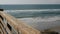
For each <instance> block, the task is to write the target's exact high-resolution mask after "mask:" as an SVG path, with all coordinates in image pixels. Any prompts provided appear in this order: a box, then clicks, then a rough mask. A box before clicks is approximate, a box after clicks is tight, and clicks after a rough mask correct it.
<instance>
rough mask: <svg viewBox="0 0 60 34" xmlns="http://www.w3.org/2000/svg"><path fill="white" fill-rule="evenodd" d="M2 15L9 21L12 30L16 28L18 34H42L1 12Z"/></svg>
mask: <svg viewBox="0 0 60 34" xmlns="http://www.w3.org/2000/svg"><path fill="white" fill-rule="evenodd" d="M0 15H1V16H2V17H3V18H5V19H6V20H7V24H9V25H10V26H11V27H12V28H14V29H15V30H16V31H17V32H18V33H17V34H41V32H40V31H38V30H36V29H34V28H33V27H30V26H29V25H27V24H25V23H23V22H22V21H20V20H17V19H16V18H14V17H13V16H11V15H9V14H7V13H4V12H1V11H0Z"/></svg>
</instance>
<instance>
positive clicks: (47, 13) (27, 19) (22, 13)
mask: <svg viewBox="0 0 60 34" xmlns="http://www.w3.org/2000/svg"><path fill="white" fill-rule="evenodd" d="M5 12H6V13H8V14H10V15H12V16H14V17H16V18H17V19H18V20H22V21H24V23H26V24H28V25H30V26H32V27H34V28H36V29H38V30H40V31H43V30H45V29H50V28H56V29H59V27H60V9H33V10H5ZM56 29H55V30H56ZM58 32H60V30H58Z"/></svg>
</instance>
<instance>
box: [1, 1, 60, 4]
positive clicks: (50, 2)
mask: <svg viewBox="0 0 60 34" xmlns="http://www.w3.org/2000/svg"><path fill="white" fill-rule="evenodd" d="M0 4H60V0H0Z"/></svg>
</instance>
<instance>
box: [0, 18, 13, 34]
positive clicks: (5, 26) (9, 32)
mask: <svg viewBox="0 0 60 34" xmlns="http://www.w3.org/2000/svg"><path fill="white" fill-rule="evenodd" d="M0 21H1V22H2V23H1V24H2V25H3V26H2V27H4V28H5V29H6V31H7V33H8V34H12V33H11V31H10V30H9V29H8V27H7V25H5V24H4V23H3V21H2V20H1V18H0Z"/></svg>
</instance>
